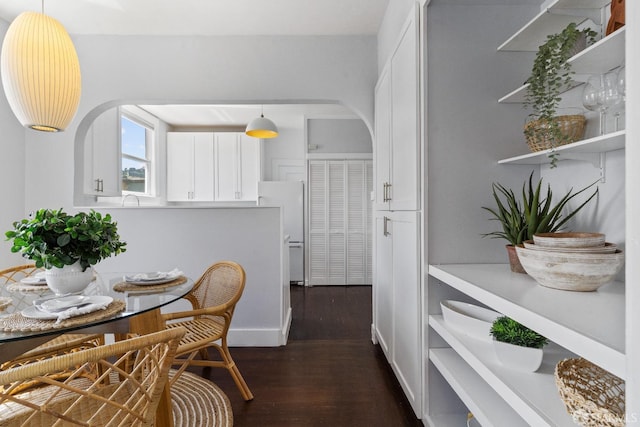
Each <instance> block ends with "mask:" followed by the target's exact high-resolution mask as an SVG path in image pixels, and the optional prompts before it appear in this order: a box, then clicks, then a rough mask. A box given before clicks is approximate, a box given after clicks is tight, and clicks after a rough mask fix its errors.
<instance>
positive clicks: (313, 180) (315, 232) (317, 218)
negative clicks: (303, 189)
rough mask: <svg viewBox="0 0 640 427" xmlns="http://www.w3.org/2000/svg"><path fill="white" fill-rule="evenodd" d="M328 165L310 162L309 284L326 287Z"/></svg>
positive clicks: (320, 162) (321, 162) (322, 162)
mask: <svg viewBox="0 0 640 427" xmlns="http://www.w3.org/2000/svg"><path fill="white" fill-rule="evenodd" d="M326 180H327V164H326V162H324V161H311V162H309V245H308V248H309V284H310V285H326V284H327V283H328V277H327V225H326V224H327V212H326V207H325V203H326V198H327V196H326V193H327V183H326Z"/></svg>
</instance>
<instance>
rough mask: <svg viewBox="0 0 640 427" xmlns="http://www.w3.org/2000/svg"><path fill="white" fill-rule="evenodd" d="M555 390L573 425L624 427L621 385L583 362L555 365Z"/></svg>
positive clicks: (620, 382) (602, 370) (592, 365)
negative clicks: (571, 418) (574, 423)
mask: <svg viewBox="0 0 640 427" xmlns="http://www.w3.org/2000/svg"><path fill="white" fill-rule="evenodd" d="M555 379H556V386H557V387H558V392H559V393H560V397H561V398H562V400H563V401H564V404H565V406H566V407H567V412H569V414H571V416H572V417H573V420H574V421H575V422H576V423H579V424H580V425H582V426H584V427H624V426H625V406H624V405H625V403H624V401H625V392H624V384H625V383H624V381H623V380H621V379H620V378H618V377H616V376H615V375H613V374H611V373H610V372H608V371H605V370H604V369H602V368H601V367H599V366H597V365H594V364H593V363H591V362H589V361H588V360H586V359H582V358H575V359H565V360H562V361H560V362H559V363H558V364H557V365H556V370H555Z"/></svg>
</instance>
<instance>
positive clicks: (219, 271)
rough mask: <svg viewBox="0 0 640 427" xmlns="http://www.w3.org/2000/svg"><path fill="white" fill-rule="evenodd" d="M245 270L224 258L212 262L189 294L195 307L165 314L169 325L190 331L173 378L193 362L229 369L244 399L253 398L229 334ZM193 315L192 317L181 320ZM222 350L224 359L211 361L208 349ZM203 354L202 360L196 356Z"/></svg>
mask: <svg viewBox="0 0 640 427" xmlns="http://www.w3.org/2000/svg"><path fill="white" fill-rule="evenodd" d="M244 284H245V272H244V269H243V268H242V266H240V265H239V264H237V263H235V262H232V261H220V262H216V263H215V264H213V265H211V266H210V267H209V268H208V269H207V270H206V271H205V272H204V274H203V275H202V276H201V277H200V278H199V279H198V281H197V282H196V284H195V285H194V287H193V289H192V290H191V292H190V293H189V294H188V295H187V296H186V297H185V298H186V299H187V300H189V301H190V302H191V305H192V307H193V310H189V311H181V312H175V313H166V314H163V318H164V320H165V321H168V322H169V323H167V327H168V328H176V327H184V328H186V329H187V333H186V334H185V336H184V338H182V340H181V341H180V346H179V347H178V351H177V353H176V356H177V357H176V359H175V361H174V364H175V365H180V367H179V368H178V372H177V374H176V375H174V377H173V379H172V381H176V380H177V379H178V378H179V377H180V374H181V373H182V372H183V371H184V370H185V369H186V368H187V367H188V366H190V365H192V366H210V367H215V368H225V369H227V370H228V371H229V373H230V374H231V377H232V378H233V381H234V382H235V383H236V385H237V386H238V389H239V390H240V393H241V394H242V397H243V398H244V400H252V399H253V394H252V393H251V390H249V387H248V386H247V383H246V382H245V381H244V378H242V375H241V374H240V371H239V370H238V367H237V366H236V364H235V362H234V361H233V358H232V357H231V353H229V348H228V347H227V333H228V331H229V326H230V325H231V319H232V317H233V312H234V310H235V307H236V303H237V302H238V300H239V299H240V297H241V296H242V291H243V290H244ZM185 318H189V319H188V320H181V319H185ZM209 347H213V348H215V349H216V350H218V353H220V357H221V358H222V360H210V359H209V354H208V351H207V349H208V348H209ZM197 355H200V359H196V358H195V357H196V356H197Z"/></svg>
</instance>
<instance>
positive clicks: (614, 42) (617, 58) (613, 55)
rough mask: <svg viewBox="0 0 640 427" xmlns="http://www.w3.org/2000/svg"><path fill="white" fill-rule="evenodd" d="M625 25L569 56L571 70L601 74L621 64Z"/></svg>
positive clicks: (580, 72) (579, 72)
mask: <svg viewBox="0 0 640 427" xmlns="http://www.w3.org/2000/svg"><path fill="white" fill-rule="evenodd" d="M625 34H626V27H622V28H620V29H619V30H618V31H616V32H615V33H612V34H609V35H608V36H607V37H605V38H603V39H602V40H600V41H598V42H597V43H594V44H593V45H591V46H589V47H588V48H586V49H584V50H583V51H581V52H578V53H577V54H576V55H575V56H574V57H572V58H570V59H569V61H567V62H569V63H570V64H571V70H573V71H574V72H575V73H576V74H602V73H606V72H608V71H611V70H612V69H614V68H616V67H619V66H620V65H622V62H623V61H624V45H625Z"/></svg>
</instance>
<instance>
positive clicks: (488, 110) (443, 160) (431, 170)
mask: <svg viewBox="0 0 640 427" xmlns="http://www.w3.org/2000/svg"><path fill="white" fill-rule="evenodd" d="M442 3H443V2H439V1H438V2H436V1H433V2H432V3H431V5H430V6H429V8H428V18H427V19H428V21H427V31H428V34H427V43H428V75H429V84H428V92H429V93H428V104H429V105H428V113H427V120H428V138H427V139H428V141H427V144H428V156H429V158H428V181H429V186H428V188H429V190H428V191H429V194H428V224H429V229H428V235H429V241H428V245H429V252H428V253H429V260H428V262H429V263H432V264H437V263H464V262H478V263H481V262H494V263H495V262H497V263H504V262H507V255H506V251H505V249H504V245H505V244H506V243H507V242H506V241H503V240H501V239H500V240H494V239H488V238H482V236H481V233H487V232H491V231H494V230H496V229H497V228H496V227H499V224H498V223H497V222H496V221H490V220H489V218H490V214H489V213H488V212H486V211H484V210H483V209H482V206H489V207H491V206H493V205H494V204H495V202H494V201H493V198H492V193H491V183H492V182H499V183H502V184H503V185H505V186H506V187H510V188H513V189H514V191H519V189H520V188H521V187H522V183H523V182H524V181H525V180H526V179H527V178H528V176H529V174H530V173H531V171H532V170H533V169H534V168H533V167H528V166H517V165H516V166H503V165H498V164H497V161H498V160H499V159H500V158H506V157H510V156H515V155H518V154H523V153H526V152H527V151H528V148H527V146H526V143H525V140H524V136H523V135H522V125H523V124H524V121H525V118H526V115H527V113H526V111H525V110H524V109H523V108H522V107H521V106H520V105H517V104H516V105H514V104H508V105H504V104H498V102H497V100H498V98H500V97H501V96H502V95H504V94H506V93H508V92H510V91H511V90H513V89H514V88H516V87H518V86H520V85H521V84H522V82H523V81H524V80H525V79H526V76H527V75H528V72H529V71H528V70H529V69H530V62H529V61H530V60H532V59H533V56H532V55H531V54H520V53H517V52H508V53H507V52H497V51H496V48H497V47H498V46H499V45H500V44H501V43H502V42H503V41H505V40H506V39H507V38H508V37H510V36H511V35H512V34H513V33H514V32H515V31H516V30H517V29H518V28H519V27H520V26H521V25H523V24H524V23H526V21H527V17H528V16H532V9H531V8H524V7H521V6H520V7H519V6H504V5H502V6H486V5H483V6H472V5H458V6H455V5H446V4H442ZM533 14H535V11H533ZM495 22H500V23H501V25H499V26H497V25H495ZM452 46H455V48H452ZM536 169H537V168H536ZM536 177H537V171H536ZM534 179H535V177H534Z"/></svg>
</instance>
